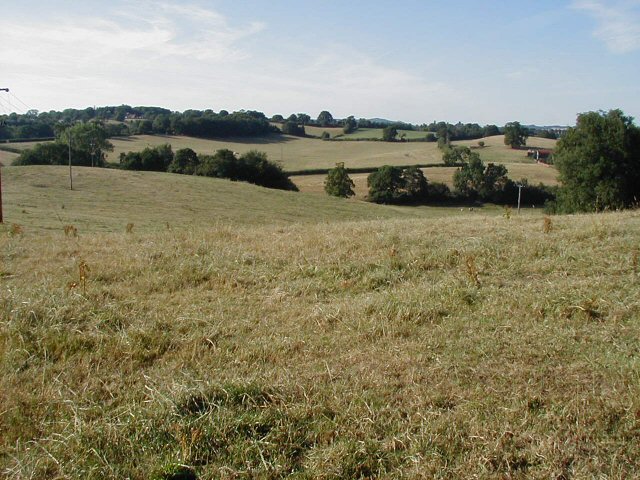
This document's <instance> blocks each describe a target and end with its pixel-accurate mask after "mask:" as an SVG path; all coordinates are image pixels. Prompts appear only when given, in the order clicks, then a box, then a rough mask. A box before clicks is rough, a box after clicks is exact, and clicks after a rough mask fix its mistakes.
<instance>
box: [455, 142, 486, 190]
mask: <svg viewBox="0 0 640 480" xmlns="http://www.w3.org/2000/svg"><path fill="white" fill-rule="evenodd" d="M483 177H484V164H483V163H482V160H481V159H480V155H478V154H477V153H472V154H471V155H470V156H469V161H468V162H467V163H465V164H464V165H463V166H462V167H461V168H459V169H458V170H456V172H455V173H454V174H453V186H454V188H455V189H456V191H457V192H458V193H459V194H460V195H462V196H463V197H466V198H473V199H475V198H476V197H477V196H478V190H479V189H480V187H481V186H482V179H483Z"/></svg>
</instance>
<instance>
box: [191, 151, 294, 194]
mask: <svg viewBox="0 0 640 480" xmlns="http://www.w3.org/2000/svg"><path fill="white" fill-rule="evenodd" d="M196 173H197V174H198V175H203V176H207V177H218V178H227V179H229V180H234V181H243V182H249V183H253V184H255V185H260V186H263V187H267V188H277V189H281V190H293V191H297V190H298V188H297V187H296V186H295V184H294V183H293V182H292V181H291V180H290V179H289V176H288V175H287V174H286V173H285V172H284V171H283V170H282V168H281V167H280V166H279V165H278V164H276V163H273V162H270V161H269V160H268V159H267V154H266V153H264V152H258V151H256V150H251V151H249V152H247V153H245V154H243V155H241V156H240V158H236V157H235V155H234V154H233V152H232V151H231V150H228V149H221V150H218V151H217V152H216V153H215V155H213V156H203V157H201V158H200V165H199V167H198V169H197V171H196Z"/></svg>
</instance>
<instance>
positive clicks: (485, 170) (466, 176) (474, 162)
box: [453, 152, 513, 202]
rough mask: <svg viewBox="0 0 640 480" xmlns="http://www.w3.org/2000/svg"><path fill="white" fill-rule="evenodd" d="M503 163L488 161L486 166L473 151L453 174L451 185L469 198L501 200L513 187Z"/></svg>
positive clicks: (491, 200)
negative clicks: (467, 159) (497, 163)
mask: <svg viewBox="0 0 640 480" xmlns="http://www.w3.org/2000/svg"><path fill="white" fill-rule="evenodd" d="M507 173H508V172H507V168H506V167H505V166H504V165H496V164H493V163H489V164H488V165H487V166H486V167H485V165H484V163H483V162H482V159H481V158H480V155H478V154H477V153H475V152H471V154H470V155H469V161H468V163H465V164H464V165H463V166H462V167H461V168H459V169H458V170H457V171H456V172H455V173H454V174H453V185H454V187H455V189H456V190H457V191H458V193H459V194H460V195H462V196H463V197H466V198H469V199H476V198H477V199H480V200H482V201H490V202H501V201H503V200H504V197H505V195H506V193H507V192H509V191H510V190H512V189H513V182H512V181H511V180H509V178H508V177H507Z"/></svg>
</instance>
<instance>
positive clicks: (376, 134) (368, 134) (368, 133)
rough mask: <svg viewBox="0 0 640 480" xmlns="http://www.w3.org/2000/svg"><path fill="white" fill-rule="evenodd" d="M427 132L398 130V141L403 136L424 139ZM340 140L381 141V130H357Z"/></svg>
mask: <svg viewBox="0 0 640 480" xmlns="http://www.w3.org/2000/svg"><path fill="white" fill-rule="evenodd" d="M427 133H429V132H423V131H416V130H398V139H400V137H402V135H404V136H405V137H406V138H407V139H417V138H425V137H426V136H427ZM342 138H346V139H358V138H366V139H378V140H381V139H382V128H359V129H357V130H356V131H355V132H353V133H348V134H346V135H343V136H342Z"/></svg>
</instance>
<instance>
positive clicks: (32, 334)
mask: <svg viewBox="0 0 640 480" xmlns="http://www.w3.org/2000/svg"><path fill="white" fill-rule="evenodd" d="M547 223H548V222H547ZM546 225H547V224H546V223H543V219H542V218H539V217H528V216H521V217H516V216H512V217H511V218H510V219H507V218H502V217H493V218H490V217H474V216H471V215H466V216H464V217H463V218H459V219H451V218H449V219H422V220H416V219H411V220H386V221H368V222H354V223H332V224H309V225H305V226H304V227H302V226H301V225H295V224H294V225H289V226H269V225H267V226H256V225H252V226H239V225H234V224H232V223H225V224H220V225H217V226H215V227H214V228H189V229H186V228H182V229H173V230H171V231H163V232H155V233H148V234H147V233H145V234H141V233H138V232H136V230H134V231H133V233H131V234H126V233H115V234H106V233H95V234H86V233H84V232H83V231H82V230H80V231H79V236H78V237H73V236H68V237H67V236H65V235H64V233H63V232H62V229H60V231H51V232H45V233H40V234H38V235H35V234H31V233H29V231H26V232H25V233H24V234H19V233H15V234H14V235H10V234H9V233H8V231H7V230H6V229H5V230H4V231H2V232H0V233H1V235H0V243H1V248H0V252H1V255H2V257H1V259H2V263H1V274H0V282H2V285H1V288H0V312H1V315H0V357H1V359H2V360H1V361H0V418H1V421H0V471H1V472H2V475H3V476H5V477H7V478H83V479H92V478H101V479H102V478H136V479H137V478H140V479H142V478H154V476H155V477H156V478H162V475H163V474H164V473H167V472H169V471H172V470H173V471H175V470H176V469H178V468H183V469H184V468H188V469H190V470H189V471H191V472H193V473H194V474H195V475H197V476H198V478H283V477H286V476H291V477H292V478H326V479H329V478H416V479H417V478H441V479H445V478H447V479H448V478H496V479H497V478H541V479H542V478H556V479H560V478H633V477H635V476H636V475H637V471H638V470H639V469H640V455H638V453H639V452H640V420H639V418H640V383H638V376H639V374H640V363H639V361H638V351H639V349H640V324H639V322H638V319H639V318H640V287H639V283H638V282H639V280H638V274H639V272H638V271H637V269H638V267H637V256H638V253H637V252H638V248H639V239H640V215H639V214H638V212H637V211H635V212H626V213H610V214H600V215H585V216H573V217H553V218H552V220H551V228H547V227H545V226H546ZM545 230H546V233H545ZM634 258H635V261H634ZM81 262H84V264H85V265H86V266H87V267H88V269H89V270H88V274H87V278H86V292H84V291H82V289H81V287H80V286H78V285H76V286H74V285H75V284H77V283H78V281H79V278H78V277H79V265H80V264H81ZM179 465H185V467H178V466H179Z"/></svg>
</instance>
